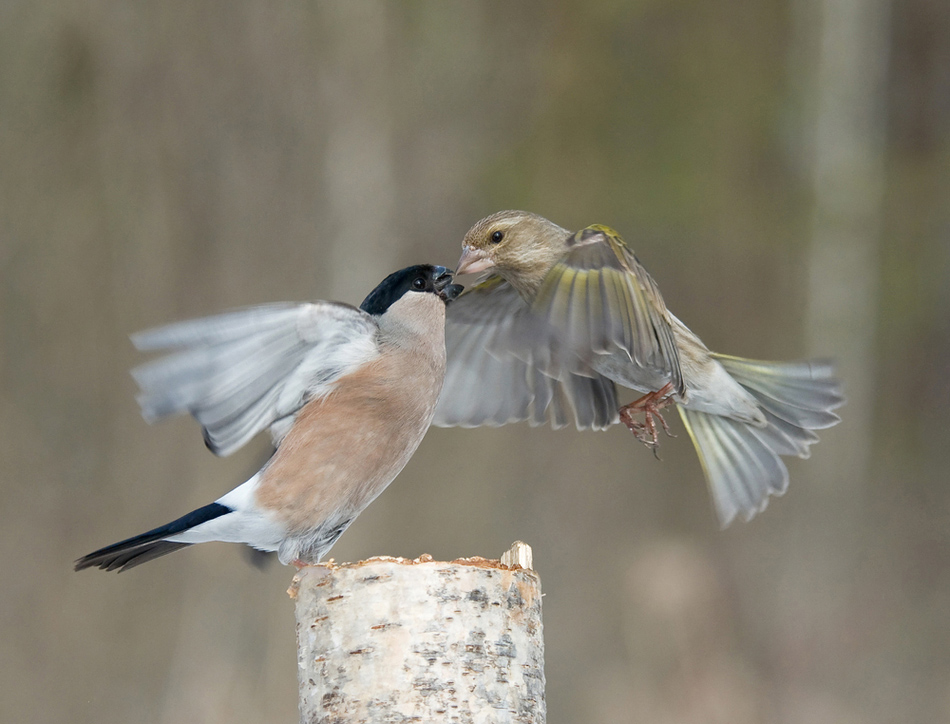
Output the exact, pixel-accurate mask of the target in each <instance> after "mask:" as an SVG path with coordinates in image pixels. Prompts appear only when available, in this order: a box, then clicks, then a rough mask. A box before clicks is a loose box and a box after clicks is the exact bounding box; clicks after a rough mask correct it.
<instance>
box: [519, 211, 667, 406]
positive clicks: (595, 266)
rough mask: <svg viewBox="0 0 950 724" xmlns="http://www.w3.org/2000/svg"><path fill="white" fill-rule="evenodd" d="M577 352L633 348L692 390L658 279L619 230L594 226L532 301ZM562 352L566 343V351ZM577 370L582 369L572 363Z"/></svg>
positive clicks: (581, 356)
mask: <svg viewBox="0 0 950 724" xmlns="http://www.w3.org/2000/svg"><path fill="white" fill-rule="evenodd" d="M532 310H533V312H534V314H535V315H536V316H537V317H538V318H540V319H543V320H545V321H546V322H547V323H548V324H549V325H550V328H551V330H552V335H553V336H554V337H556V338H557V340H556V342H557V344H560V345H562V346H563V347H566V348H567V349H568V350H570V352H571V353H572V354H573V355H574V357H576V358H577V359H578V360H580V361H581V362H583V361H584V360H589V358H590V356H591V355H600V354H616V353H618V352H623V353H626V355H628V356H629V358H630V360H631V361H632V362H634V363H635V364H637V365H640V366H641V367H644V368H646V369H650V370H654V371H657V372H661V373H663V374H664V375H666V376H668V377H669V379H670V381H671V382H672V383H673V386H674V388H675V389H676V391H677V392H678V393H679V394H683V393H684V392H685V384H684V382H683V374H682V371H681V370H680V363H679V354H678V351H677V347H676V343H675V341H674V338H673V330H672V321H671V317H670V314H669V312H668V311H667V309H666V304H665V303H664V302H663V297H662V296H661V294H660V291H659V289H658V288H657V286H656V283H655V282H654V281H653V279H652V278H651V277H650V275H649V274H648V273H647V271H646V269H644V268H643V265H641V264H640V262H639V261H638V260H637V258H636V256H635V255H634V254H633V252H632V251H631V250H630V249H629V248H628V247H627V245H626V244H625V243H624V242H623V239H621V238H620V236H619V235H617V233H616V232H614V231H612V230H611V229H608V228H607V227H604V226H589V227H587V228H586V229H583V230H581V231H579V232H577V233H576V234H575V235H574V236H573V237H572V239H571V240H570V242H569V249H568V251H567V253H566V254H564V256H563V257H561V259H560V260H559V261H558V262H557V263H556V264H555V265H554V266H553V267H552V268H551V270H550V271H549V272H548V273H547V275H546V276H545V278H544V281H543V282H542V284H541V287H540V289H539V290H538V294H537V297H536V298H535V300H534V303H533V305H532ZM561 354H562V355H563V350H562V352H561ZM572 371H575V372H576V371H578V370H577V369H576V368H573V369H572Z"/></svg>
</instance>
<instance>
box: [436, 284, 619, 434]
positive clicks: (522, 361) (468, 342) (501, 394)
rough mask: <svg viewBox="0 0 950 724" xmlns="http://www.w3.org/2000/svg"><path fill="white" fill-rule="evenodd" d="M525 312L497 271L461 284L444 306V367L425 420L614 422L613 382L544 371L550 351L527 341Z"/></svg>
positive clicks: (583, 425)
mask: <svg viewBox="0 0 950 724" xmlns="http://www.w3.org/2000/svg"><path fill="white" fill-rule="evenodd" d="M532 317H533V315H532V314H531V311H530V309H529V307H528V305H527V304H526V303H525V302H524V301H523V300H522V299H521V297H520V296H519V295H518V293H517V292H516V291H515V290H514V289H513V288H512V287H511V285H509V284H508V283H507V282H505V281H503V280H502V279H501V277H498V276H491V277H489V278H488V279H486V280H484V281H482V282H480V283H479V284H476V285H474V286H472V287H469V288H467V289H466V290H465V292H463V293H462V294H461V295H460V296H459V297H458V299H456V300H454V301H453V302H452V303H451V304H449V306H448V308H447V310H446V325H445V347H446V359H447V362H446V374H445V384H444V385H443V388H442V396H441V398H440V399H439V404H438V406H437V408H436V412H435V418H434V420H433V424H435V425H437V426H439V427H453V426H459V427H477V426H481V425H489V426H498V425H504V424H506V423H509V422H518V421H522V420H527V421H528V422H529V423H530V424H532V425H543V424H545V423H550V424H551V425H552V426H553V427H556V428H557V427H564V426H565V425H568V424H570V423H571V422H572V421H573V422H574V423H575V424H576V426H577V427H578V429H582V430H583V429H595V430H600V429H605V428H607V427H609V426H610V425H611V424H612V423H614V422H616V421H617V408H618V403H617V396H616V389H615V386H614V383H613V382H611V381H610V380H608V379H606V378H604V377H601V376H600V375H597V374H594V373H589V374H586V375H581V374H573V373H566V374H565V375H563V376H555V375H552V374H547V373H546V372H547V370H548V368H549V366H550V363H549V359H550V356H551V350H550V349H549V348H548V347H547V346H544V345H540V344H539V346H537V347H532V345H531V339H533V338H535V337H537V339H538V340H539V341H544V342H545V344H546V343H547V340H548V338H547V336H545V335H542V334H535V333H534V332H533V331H532V330H533V328H534V327H536V326H537V325H535V324H533V323H530V320H531V318H532Z"/></svg>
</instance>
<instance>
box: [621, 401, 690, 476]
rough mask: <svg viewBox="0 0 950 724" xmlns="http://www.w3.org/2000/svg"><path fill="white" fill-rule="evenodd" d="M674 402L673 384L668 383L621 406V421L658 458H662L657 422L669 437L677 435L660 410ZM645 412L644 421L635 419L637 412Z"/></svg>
mask: <svg viewBox="0 0 950 724" xmlns="http://www.w3.org/2000/svg"><path fill="white" fill-rule="evenodd" d="M671 404H673V384H672V383H669V382H668V383H667V384H665V385H663V387H661V388H660V389H659V390H657V391H656V392H649V393H647V394H645V395H644V396H643V397H641V398H640V399H638V400H634V401H633V402H631V403H630V404H629V405H624V406H623V407H621V408H620V410H619V413H620V421H621V422H622V423H623V424H624V425H626V426H627V428H628V429H629V430H630V432H632V433H633V434H634V436H635V437H636V438H637V440H639V441H640V442H642V443H643V444H644V445H646V446H647V447H648V448H650V449H651V450H652V451H653V455H654V456H655V457H656V459H657V460H659V459H660V457H659V455H658V454H657V452H656V450H657V448H658V447H659V445H660V441H659V435H658V433H657V425H656V423H657V422H659V423H660V427H661V428H662V429H663V432H665V433H666V435H667V437H676V435H674V434H673V433H672V432H671V431H670V426H669V425H668V424H667V423H666V420H664V419H663V415H661V414H660V410H662V409H663V408H664V407H666V406H668V405H671ZM640 412H642V413H643V422H640V421H639V420H635V419H634V418H633V416H634V415H635V414H637V413H640Z"/></svg>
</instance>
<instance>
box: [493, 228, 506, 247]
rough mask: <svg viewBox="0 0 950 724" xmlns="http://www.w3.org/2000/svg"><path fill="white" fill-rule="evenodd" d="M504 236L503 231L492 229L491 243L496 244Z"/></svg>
mask: <svg viewBox="0 0 950 724" xmlns="http://www.w3.org/2000/svg"><path fill="white" fill-rule="evenodd" d="M504 238H505V232H504V231H493V232H492V235H491V243H492V244H497V243H498V242H499V241H501V240H502V239H504Z"/></svg>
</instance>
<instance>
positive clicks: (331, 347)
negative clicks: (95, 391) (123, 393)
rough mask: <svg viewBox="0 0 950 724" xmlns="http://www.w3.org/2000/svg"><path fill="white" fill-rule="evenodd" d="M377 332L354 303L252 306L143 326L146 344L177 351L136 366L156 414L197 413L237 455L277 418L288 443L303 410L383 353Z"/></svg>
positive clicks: (220, 446)
mask: <svg viewBox="0 0 950 724" xmlns="http://www.w3.org/2000/svg"><path fill="white" fill-rule="evenodd" d="M377 332H378V327H377V325H376V322H375V320H374V319H373V318H372V317H371V316H370V315H369V314H366V313H365V312H363V311H361V310H359V309H357V308H355V307H351V306H349V305H347V304H339V303H335V302H314V303H310V304H271V305H263V306H257V307H250V308H247V309H240V310H235V311H233V312H226V313H224V314H220V315H217V316H213V317H205V318H203V319H195V320H190V321H187V322H179V323H177V324H171V325H168V326H165V327H160V328H157V329H152V330H147V331H145V332H140V333H138V334H135V335H133V336H132V341H133V343H134V344H135V345H136V347H138V348H139V349H142V350H177V351H173V352H172V354H170V355H167V356H165V357H160V358H158V359H156V360H154V361H152V362H149V363H147V364H144V365H142V366H140V367H137V368H136V369H134V370H133V371H132V376H133V377H134V378H135V381H136V382H137V383H138V385H139V388H140V390H141V392H140V394H139V397H138V400H139V404H140V406H141V408H142V414H143V416H144V417H145V418H146V419H147V420H149V421H150V422H151V421H154V420H158V419H161V418H163V417H166V416H168V415H173V414H180V413H185V412H187V413H190V414H191V415H192V416H193V417H194V418H195V419H196V420H197V421H198V422H199V423H200V424H201V426H202V428H203V432H204V436H205V441H206V443H207V444H208V447H209V448H210V449H211V450H212V451H213V452H214V453H216V454H218V455H228V454H230V453H232V452H234V451H235V450H237V449H238V448H240V447H241V446H242V445H244V444H245V443H247V442H248V441H249V440H250V439H251V438H253V437H254V436H255V435H257V434H258V433H259V432H261V431H263V430H265V429H267V428H270V429H271V435H272V437H273V438H274V443H275V444H278V443H279V442H280V438H281V437H282V436H283V434H284V433H285V432H286V430H287V429H288V428H289V424H288V420H291V421H292V419H293V416H294V415H295V413H296V412H297V410H299V409H300V408H301V407H302V406H303V405H304V404H305V403H306V402H307V401H308V400H310V399H312V398H313V397H317V396H320V395H321V394H326V393H327V392H328V391H329V390H330V389H332V385H333V383H334V382H335V381H336V380H337V379H338V378H340V377H341V376H343V375H344V374H346V373H347V372H349V371H351V370H353V369H355V368H356V367H357V366H358V365H360V364H362V363H364V362H366V361H368V360H370V359H372V358H373V357H374V356H375V355H376V354H377V348H376V334H377ZM278 422H280V424H279V425H278V424H275V423H278Z"/></svg>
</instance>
